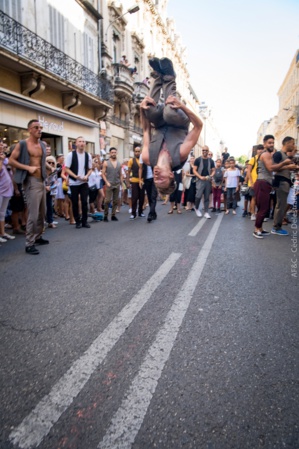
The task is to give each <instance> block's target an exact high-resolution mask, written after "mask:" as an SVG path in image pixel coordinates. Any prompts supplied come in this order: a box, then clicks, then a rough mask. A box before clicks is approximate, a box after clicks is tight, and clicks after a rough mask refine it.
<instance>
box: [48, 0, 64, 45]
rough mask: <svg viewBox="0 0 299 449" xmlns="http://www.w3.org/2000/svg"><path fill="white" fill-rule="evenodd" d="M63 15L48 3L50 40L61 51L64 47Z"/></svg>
mask: <svg viewBox="0 0 299 449" xmlns="http://www.w3.org/2000/svg"><path fill="white" fill-rule="evenodd" d="M64 20H65V19H64V17H63V15H62V14H60V12H58V11H57V10H56V9H55V8H53V6H51V5H49V24H50V42H51V44H52V45H54V47H57V48H58V49H59V50H61V51H63V52H64V50H65V48H64V32H65V30H64Z"/></svg>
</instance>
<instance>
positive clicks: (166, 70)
mask: <svg viewBox="0 0 299 449" xmlns="http://www.w3.org/2000/svg"><path fill="white" fill-rule="evenodd" d="M160 72H162V74H163V75H168V76H173V77H176V74H175V71H174V69H173V65H172V62H171V60H170V59H168V58H162V59H160Z"/></svg>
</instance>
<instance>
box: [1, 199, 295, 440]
mask: <svg viewBox="0 0 299 449" xmlns="http://www.w3.org/2000/svg"><path fill="white" fill-rule="evenodd" d="M240 209H241V208H238V215H237V216H235V217H234V216H232V214H230V215H228V216H223V214H220V215H219V216H216V215H215V214H213V215H212V217H213V218H212V219H211V220H206V219H204V218H202V219H198V218H197V217H196V215H195V213H187V212H183V214H182V215H178V214H176V213H174V214H173V215H168V214H167V211H168V208H167V206H162V205H161V203H159V204H158V208H157V211H158V219H157V221H156V222H153V223H150V224H148V223H147V222H146V220H145V219H136V220H135V221H130V220H129V214H128V211H127V208H126V207H124V208H122V210H121V212H120V214H118V218H119V222H117V223H116V222H109V223H103V222H101V223H96V222H91V229H75V228H74V226H71V225H69V224H68V222H66V221H65V220H63V219H59V226H58V228H57V229H47V231H46V234H45V238H49V240H50V244H49V245H47V246H44V247H41V248H40V254H39V255H38V256H31V255H27V254H25V251H24V238H23V237H20V236H18V237H17V238H16V240H14V241H10V242H8V243H6V244H2V246H1V247H0V267H1V268H0V269H1V290H0V291H1V301H0V304H1V309H0V310H1V313H0V324H1V326H0V342H1V343H0V345H1V346H0V354H1V367H0V385H1V387H0V388H1V391H0V401H1V421H0V427H1V436H0V447H1V448H3V449H4V448H5V449H16V448H22V449H31V448H37V447H38V448H39V449H109V448H111V449H115V448H120V449H127V448H128V449H129V448H132V449H152V448H159V449H180V448H183V449H185V448H187V449H191V448H192V449H193V448H194V449H247V448H248V449H249V448H250V449H257V448H263V449H265V448H266V449H282V448H292V449H298V448H299V431H298V425H299V424H298V423H299V420H298V415H299V405H298V404H299V394H298V393H299V385H298V383H299V382H298V381H299V357H298V350H299V342H298V321H299V320H298V319H299V313H298V274H299V273H298V271H299V269H298V261H297V259H298V252H297V229H298V228H297V222H296V221H294V222H293V225H288V227H287V229H288V230H289V231H290V235H289V236H288V237H281V236H276V235H271V236H269V237H265V238H264V239H263V240H257V239H254V238H253V237H252V230H253V223H252V222H251V221H250V220H248V219H245V218H242V217H241V212H242V211H241V210H240ZM265 228H266V229H271V221H270V222H268V223H266V224H265ZM298 251H299V250H298Z"/></svg>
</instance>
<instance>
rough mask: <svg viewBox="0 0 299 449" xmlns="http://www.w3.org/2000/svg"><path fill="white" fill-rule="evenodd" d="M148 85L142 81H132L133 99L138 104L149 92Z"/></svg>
mask: <svg viewBox="0 0 299 449" xmlns="http://www.w3.org/2000/svg"><path fill="white" fill-rule="evenodd" d="M149 90H150V89H149V87H148V86H147V85H146V84H144V83H134V94H133V100H134V102H135V103H136V104H137V105H139V104H140V103H141V102H142V100H143V99H144V97H146V95H148V94H149Z"/></svg>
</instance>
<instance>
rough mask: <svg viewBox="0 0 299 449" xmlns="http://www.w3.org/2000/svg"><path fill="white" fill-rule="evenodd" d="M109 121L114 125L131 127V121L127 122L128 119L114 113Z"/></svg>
mask: <svg viewBox="0 0 299 449" xmlns="http://www.w3.org/2000/svg"><path fill="white" fill-rule="evenodd" d="M109 121H110V123H113V124H114V125H119V126H122V127H123V128H129V122H127V121H126V120H122V119H120V118H119V117H116V115H112V116H111V117H110V120H109Z"/></svg>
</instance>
